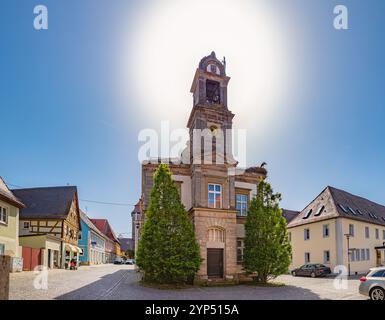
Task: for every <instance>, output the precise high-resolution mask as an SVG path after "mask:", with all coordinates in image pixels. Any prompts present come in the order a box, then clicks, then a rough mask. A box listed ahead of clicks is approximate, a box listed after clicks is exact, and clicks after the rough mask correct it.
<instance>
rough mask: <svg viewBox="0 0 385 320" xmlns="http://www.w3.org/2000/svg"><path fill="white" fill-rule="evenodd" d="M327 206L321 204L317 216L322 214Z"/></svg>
mask: <svg viewBox="0 0 385 320" xmlns="http://www.w3.org/2000/svg"><path fill="white" fill-rule="evenodd" d="M324 209H325V206H321V207H319V208H318V210H317V212H316V213H315V214H314V216H315V217H318V216H320V215H321V213H322V212H323V211H324Z"/></svg>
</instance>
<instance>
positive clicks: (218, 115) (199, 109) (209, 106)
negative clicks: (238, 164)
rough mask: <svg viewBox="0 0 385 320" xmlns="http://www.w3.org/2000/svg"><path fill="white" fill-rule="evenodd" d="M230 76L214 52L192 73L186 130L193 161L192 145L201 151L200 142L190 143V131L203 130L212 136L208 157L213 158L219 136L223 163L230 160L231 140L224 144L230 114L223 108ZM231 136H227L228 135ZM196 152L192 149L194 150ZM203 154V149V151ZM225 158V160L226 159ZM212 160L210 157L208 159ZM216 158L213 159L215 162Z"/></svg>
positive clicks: (230, 118)
mask: <svg viewBox="0 0 385 320" xmlns="http://www.w3.org/2000/svg"><path fill="white" fill-rule="evenodd" d="M229 81H230V77H228V76H226V61H225V59H223V61H219V60H218V59H217V57H216V55H215V52H211V54H210V55H209V56H206V57H204V58H202V59H201V61H200V62H199V66H198V68H197V70H196V71H195V76H194V79H193V83H192V85H191V90H190V92H191V93H192V94H193V109H192V111H191V114H190V117H189V120H188V123H187V127H188V128H189V130H190V154H191V160H192V161H193V160H194V159H193V155H194V148H196V147H197V146H193V144H196V143H197V142H199V144H200V145H201V148H199V147H198V148H199V149H200V151H202V150H203V143H202V144H201V143H200V141H195V142H194V130H200V132H202V131H204V130H206V131H209V132H211V134H212V136H213V142H212V147H213V150H212V155H216V151H215V150H216V147H217V143H219V135H218V133H219V134H220V135H221V136H220V138H221V140H220V141H221V143H222V144H223V145H222V146H221V149H220V150H221V152H220V153H223V156H224V162H227V160H229V159H230V158H231V159H232V151H231V143H230V142H231V141H227V140H228V139H226V132H227V133H229V132H230V130H231V129H232V122H233V117H234V114H233V113H232V112H231V111H229V109H228V106H227V85H228V83H229ZM230 137H231V136H230ZM195 150H196V149H195ZM204 153H207V150H205V151H204ZM227 157H228V158H229V159H227V160H226V158H227ZM210 158H212V157H210ZM215 158H216V157H213V158H212V159H213V161H215Z"/></svg>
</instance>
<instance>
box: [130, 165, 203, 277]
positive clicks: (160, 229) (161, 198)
mask: <svg viewBox="0 0 385 320" xmlns="http://www.w3.org/2000/svg"><path fill="white" fill-rule="evenodd" d="M136 261H137V265H138V266H139V268H140V269H141V270H142V271H143V274H144V277H143V280H144V281H145V282H155V283H164V284H166V283H169V284H178V283H191V282H192V280H193V279H194V275H195V274H196V272H197V271H198V270H199V266H200V263H201V258H200V254H199V246H198V243H197V241H196V238H195V232H194V228H193V225H192V222H191V220H190V219H189V217H188V215H187V212H186V210H185V208H184V206H183V204H182V202H181V200H180V196H179V192H178V190H177V188H176V186H175V184H174V182H173V181H172V179H171V172H170V169H169V167H168V166H167V165H165V164H161V165H160V166H159V168H158V170H157V171H156V172H155V175H154V186H153V188H152V191H151V196H150V202H149V206H148V209H147V211H146V222H145V224H144V227H143V233H142V237H141V240H140V242H139V246H138V252H137V255H136Z"/></svg>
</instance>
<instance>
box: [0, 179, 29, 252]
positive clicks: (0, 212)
mask: <svg viewBox="0 0 385 320" xmlns="http://www.w3.org/2000/svg"><path fill="white" fill-rule="evenodd" d="M23 207H24V204H23V203H21V202H20V201H19V200H18V199H17V198H16V197H15V196H14V194H13V193H12V192H11V191H10V190H9V189H8V187H7V185H6V184H5V182H4V180H3V179H2V178H1V177H0V254H4V255H8V256H10V257H13V258H20V257H21V249H20V247H19V209H21V208H23Z"/></svg>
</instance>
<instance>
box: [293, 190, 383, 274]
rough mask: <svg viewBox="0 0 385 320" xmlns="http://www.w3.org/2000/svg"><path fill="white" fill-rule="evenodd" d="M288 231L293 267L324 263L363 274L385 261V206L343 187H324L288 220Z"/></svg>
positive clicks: (333, 268)
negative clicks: (349, 191) (347, 190)
mask: <svg viewBox="0 0 385 320" xmlns="http://www.w3.org/2000/svg"><path fill="white" fill-rule="evenodd" d="M288 234H289V239H290V241H291V244H292V249H293V250H292V263H291V269H294V268H297V267H300V266H302V265H304V264H307V263H321V264H325V265H327V266H329V267H330V268H331V269H332V272H333V271H335V272H336V273H338V272H340V271H343V270H345V271H346V272H349V270H350V273H351V274H363V273H366V272H368V270H369V269H370V268H372V267H376V266H381V265H385V207H384V206H382V205H379V204H377V203H374V202H372V201H370V200H367V199H364V198H362V197H359V196H355V195H352V194H350V193H348V192H345V191H343V190H339V189H336V188H333V187H327V188H326V189H325V190H323V191H322V192H321V194H320V195H319V196H318V197H316V199H314V200H313V201H312V202H311V203H310V204H309V205H308V206H307V207H306V208H305V209H304V210H303V211H301V212H300V213H299V214H298V215H297V216H296V217H295V218H294V219H293V220H292V221H291V222H290V223H289V224H288ZM336 267H338V269H335V268H336Z"/></svg>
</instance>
